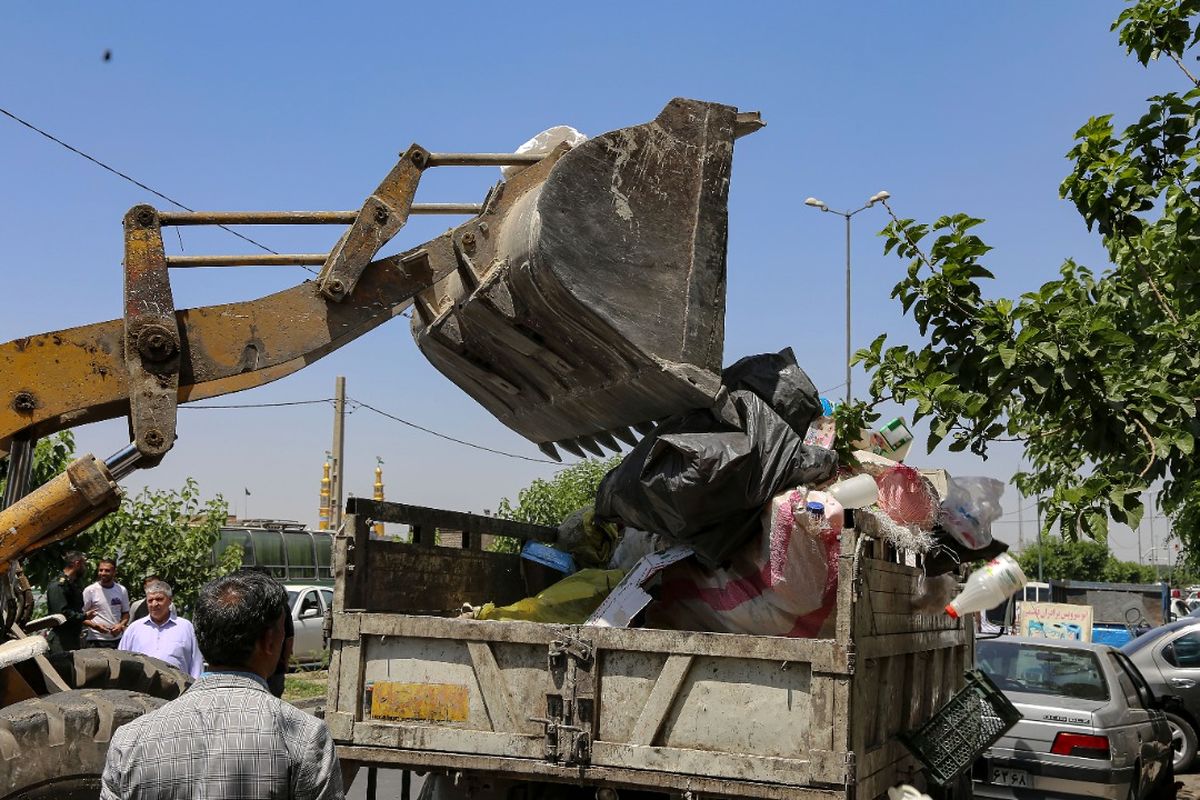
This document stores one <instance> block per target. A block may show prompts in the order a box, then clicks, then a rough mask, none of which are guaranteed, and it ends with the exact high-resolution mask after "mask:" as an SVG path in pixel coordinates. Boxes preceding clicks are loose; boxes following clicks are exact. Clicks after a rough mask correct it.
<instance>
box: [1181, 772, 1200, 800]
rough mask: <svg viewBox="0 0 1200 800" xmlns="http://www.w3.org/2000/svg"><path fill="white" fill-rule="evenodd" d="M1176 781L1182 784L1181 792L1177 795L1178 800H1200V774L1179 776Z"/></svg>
mask: <svg viewBox="0 0 1200 800" xmlns="http://www.w3.org/2000/svg"><path fill="white" fill-rule="evenodd" d="M1178 780H1180V781H1182V782H1183V790H1182V791H1181V792H1180V793H1179V800H1200V773H1195V772H1193V773H1191V774H1190V775H1180V776H1179V778H1178Z"/></svg>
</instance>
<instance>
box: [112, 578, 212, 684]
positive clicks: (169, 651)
mask: <svg viewBox="0 0 1200 800" xmlns="http://www.w3.org/2000/svg"><path fill="white" fill-rule="evenodd" d="M172 594H173V592H172V591H171V585H170V584H168V583H167V582H166V581H151V582H150V583H148V584H147V585H146V607H147V608H148V609H150V611H149V616H145V617H142V618H141V619H137V620H134V621H133V622H131V623H130V624H129V629H128V630H126V631H125V634H124V635H123V636H122V637H121V645H120V648H119V649H121V650H128V651H130V652H132V653H144V654H146V655H148V656H153V657H154V658H157V659H160V660H162V661H165V662H167V663H168V664H170V665H171V666H173V667H175V668H176V669H179V670H182V671H183V672H186V673H187V674H188V675H191V676H192V677H193V678H199V677H200V673H201V672H202V671H203V669H204V657H203V656H202V655H201V654H200V645H199V644H198V643H197V642H196V632H195V630H194V629H193V628H192V623H190V622H188V621H187V620H186V619H184V618H183V617H179V616H176V615H175V613H174V612H173V611H172V610H171V596H172Z"/></svg>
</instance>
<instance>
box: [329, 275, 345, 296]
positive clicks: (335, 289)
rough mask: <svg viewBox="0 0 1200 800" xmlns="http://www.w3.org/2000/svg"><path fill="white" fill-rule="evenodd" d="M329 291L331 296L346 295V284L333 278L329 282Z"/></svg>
mask: <svg viewBox="0 0 1200 800" xmlns="http://www.w3.org/2000/svg"><path fill="white" fill-rule="evenodd" d="M329 291H330V293H331V294H335V295H337V296H339V297H341V296H342V295H343V294H345V293H346V284H344V283H342V282H341V281H340V280H338V279H337V278H334V279H333V280H331V281H330V282H329Z"/></svg>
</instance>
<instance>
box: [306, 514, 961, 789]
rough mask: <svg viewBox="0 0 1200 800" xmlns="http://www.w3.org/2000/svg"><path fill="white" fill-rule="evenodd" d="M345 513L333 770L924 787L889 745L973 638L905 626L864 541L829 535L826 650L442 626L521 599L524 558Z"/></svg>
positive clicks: (893, 585) (651, 783)
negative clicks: (336, 766) (441, 541)
mask: <svg viewBox="0 0 1200 800" xmlns="http://www.w3.org/2000/svg"><path fill="white" fill-rule="evenodd" d="M352 503H355V504H356V505H355V506H352V508H351V511H352V513H351V514H350V515H349V517H348V519H347V525H346V528H345V530H346V531H347V532H348V535H344V536H340V537H339V538H338V539H337V540H336V542H335V547H334V570H335V575H336V576H337V578H338V580H337V592H336V594H335V597H334V612H333V618H332V661H331V665H330V685H329V695H328V699H327V706H326V721H327V722H328V724H329V727H330V730H331V731H332V732H333V736H334V739H335V741H336V743H337V746H338V750H339V753H340V755H341V757H342V758H343V759H344V760H346V761H348V762H357V763H360V764H364V765H376V766H390V767H401V768H410V769H414V770H434V771H438V770H446V771H451V772H475V773H478V774H483V775H490V776H495V777H505V778H509V779H516V780H530V781H550V782H563V783H572V784H588V785H594V786H608V787H613V788H617V789H640V790H648V791H658V792H664V793H671V794H686V793H688V792H691V793H701V794H708V795H715V796H726V797H735V796H736V797H759V798H780V800H782V798H785V797H786V798H795V799H796V800H808V799H810V798H811V799H812V800H816V799H817V798H821V799H822V800H826V799H827V798H859V800H865V799H873V798H878V797H882V796H885V795H886V790H887V787H889V786H893V785H895V784H897V783H901V782H910V783H914V784H917V785H920V784H921V782H922V780H921V777H920V775H919V767H918V765H917V763H916V762H915V760H914V759H913V758H912V757H911V755H910V754H909V753H908V751H907V750H906V749H905V747H904V746H903V745H902V744H901V743H900V742H899V740H898V739H897V738H896V734H897V733H898V732H899V731H901V730H911V729H914V728H917V727H919V726H920V724H921V723H923V722H924V721H925V720H927V719H928V718H929V717H930V716H931V715H932V714H933V713H934V712H935V711H936V710H937V709H938V708H939V707H940V706H941V704H942V703H944V702H945V701H946V700H947V699H948V698H949V697H950V696H951V695H952V694H953V693H954V692H955V691H957V690H958V689H959V688H960V687H961V686H962V681H963V677H962V675H963V672H964V670H965V669H968V668H969V667H970V666H971V664H972V662H973V659H972V633H971V630H970V629H969V628H964V627H963V626H962V625H961V623H959V622H956V621H954V620H951V619H950V618H949V617H946V616H945V615H941V614H938V615H924V614H915V613H913V612H912V604H911V598H912V597H913V595H914V594H915V588H916V581H917V579H918V577H919V576H920V575H921V570H920V569H919V568H917V567H915V566H910V565H907V564H905V563H903V562H904V561H906V560H907V561H912V559H911V558H910V559H906V558H904V555H903V554H898V553H896V552H895V551H892V550H891V549H890V548H888V547H886V546H884V544H883V543H882V542H880V541H878V540H876V539H873V538H871V537H869V536H867V535H865V534H863V533H861V532H856V531H853V530H848V531H846V532H845V533H844V534H843V536H842V550H841V562H840V566H839V586H838V606H837V609H836V612H835V613H836V634H835V637H834V638H832V639H791V638H783V637H774V636H746V635H733V634H719V633H700V632H693V631H676V630H654V629H648V628H632V629H622V628H600V627H589V626H580V625H550V624H541V623H533V622H520V621H479V620H473V619H457V618H453V617H452V616H449V614H451V613H452V612H453V610H454V609H456V608H457V607H458V605H459V604H460V603H462V602H464V601H469V602H472V603H479V602H482V601H485V600H494V601H496V602H500V603H508V602H512V601H514V600H516V599H519V598H520V597H522V596H525V586H524V581H523V580H522V561H521V559H519V557H517V556H515V555H510V554H502V553H491V552H486V551H484V550H483V549H482V548H481V547H480V533H481V532H482V531H483V530H484V529H485V527H486V526H487V525H489V524H490V525H492V527H495V523H496V522H497V521H495V520H491V519H490V518H486V517H471V516H470V515H454V521H455V522H456V523H457V525H458V527H459V528H460V529H462V530H463V533H462V535H461V536H459V535H457V534H449V533H448V529H449V528H448V526H446V527H442V526H439V527H441V530H443V531H444V533H443V538H445V539H447V540H450V539H451V538H453V539H455V541H454V544H455V545H458V546H457V547H447V546H444V545H443V546H439V545H437V544H435V543H434V541H433V540H434V537H433V535H432V530H431V529H430V526H431V520H435V519H436V513H437V512H431V511H430V510H426V509H417V510H416V511H414V510H413V509H412V507H405V506H399V505H396V504H388V503H376V502H373V501H362V500H359V501H352ZM418 512H419V513H418ZM414 514H415V516H416V517H419V519H416V520H414ZM431 514H433V516H430V515H431ZM376 520H382V521H385V522H401V523H410V524H414V526H415V527H414V530H415V531H416V533H417V535H415V536H414V539H415V540H416V541H414V542H413V543H400V542H391V541H382V540H372V539H371V538H370V536H369V530H370V522H373V521H376ZM468 528H473V529H472V530H466V529H468ZM497 532H502V531H497Z"/></svg>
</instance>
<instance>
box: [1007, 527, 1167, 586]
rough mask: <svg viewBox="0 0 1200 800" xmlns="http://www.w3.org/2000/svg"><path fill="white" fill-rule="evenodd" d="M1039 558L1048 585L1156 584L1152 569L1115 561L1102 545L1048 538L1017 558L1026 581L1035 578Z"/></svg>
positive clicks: (1099, 543) (1088, 541) (1087, 540)
mask: <svg viewBox="0 0 1200 800" xmlns="http://www.w3.org/2000/svg"><path fill="white" fill-rule="evenodd" d="M1039 555H1040V556H1041V566H1042V576H1043V578H1044V579H1045V580H1048V581H1104V582H1107V583H1154V582H1156V581H1158V580H1159V578H1158V577H1157V576H1156V571H1155V568H1154V567H1152V566H1149V565H1146V564H1138V563H1136V562H1133V561H1119V560H1118V559H1117V558H1116V557H1115V556H1113V554H1112V553H1110V552H1109V550H1108V544H1107V543H1106V542H1103V541H1100V542H1097V541H1094V540H1092V539H1077V540H1072V539H1064V538H1062V537H1061V536H1049V537H1046V538H1045V539H1043V540H1042V543H1041V544H1035V545H1033V546H1032V547H1027V548H1025V550H1023V551H1022V552H1021V553H1020V554H1018V555H1017V561H1018V562H1020V564H1021V569H1022V570H1024V571H1025V575H1026V576H1027V577H1028V578H1029V579H1030V580H1035V579H1036V578H1037V575H1038V557H1039Z"/></svg>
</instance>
